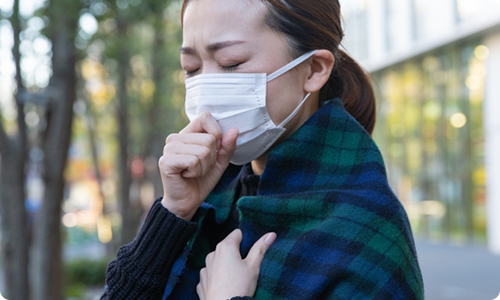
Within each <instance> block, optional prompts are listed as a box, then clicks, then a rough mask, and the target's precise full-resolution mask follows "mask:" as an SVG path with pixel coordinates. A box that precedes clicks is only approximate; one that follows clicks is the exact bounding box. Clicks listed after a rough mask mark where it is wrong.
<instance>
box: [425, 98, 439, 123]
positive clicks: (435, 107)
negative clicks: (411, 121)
mask: <svg viewBox="0 0 500 300" xmlns="http://www.w3.org/2000/svg"><path fill="white" fill-rule="evenodd" d="M424 115H425V116H426V117H427V119H429V120H438V119H439V117H441V105H440V104H439V102H437V101H431V102H429V103H427V104H426V105H425V107H424Z"/></svg>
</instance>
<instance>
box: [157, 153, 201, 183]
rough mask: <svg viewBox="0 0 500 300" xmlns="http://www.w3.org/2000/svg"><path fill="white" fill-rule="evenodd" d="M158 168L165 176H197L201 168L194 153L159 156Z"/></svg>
mask: <svg viewBox="0 0 500 300" xmlns="http://www.w3.org/2000/svg"><path fill="white" fill-rule="evenodd" d="M159 164H160V168H161V169H162V170H163V171H162V172H163V173H164V174H165V176H167V177H169V176H178V175H179V174H181V175H182V176H183V177H185V178H197V177H199V176H200V175H201V172H202V169H201V165H200V159H199V158H198V157H196V156H194V155H169V156H162V157H161V158H160V162H159Z"/></svg>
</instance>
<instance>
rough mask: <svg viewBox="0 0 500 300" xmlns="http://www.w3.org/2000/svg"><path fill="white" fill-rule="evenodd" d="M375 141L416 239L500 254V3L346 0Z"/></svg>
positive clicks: (350, 39)
mask: <svg viewBox="0 0 500 300" xmlns="http://www.w3.org/2000/svg"><path fill="white" fill-rule="evenodd" d="M341 4H342V9H343V15H344V22H345V33H346V38H345V41H344V47H345V48H346V49H347V51H348V52H349V53H350V54H351V55H352V56H353V57H354V58H356V59H357V60H358V61H359V62H360V63H361V65H363V66H364V67H365V68H366V69H367V70H368V71H370V72H371V73H372V74H373V76H374V78H375V79H376V81H377V83H378V88H379V93H380V97H379V98H380V102H379V114H378V124H377V128H376V132H375V134H374V137H375V139H376V141H377V142H378V144H379V145H380V148H381V149H382V152H383V154H384V157H385V161H386V165H387V168H388V172H389V180H390V182H391V185H392V187H393V189H394V191H395V192H396V193H397V194H398V196H399V198H400V199H401V201H402V202H403V204H404V205H405V207H406V209H407V211H408V215H409V217H410V219H411V222H412V226H413V228H414V231H415V234H416V235H417V236H425V237H428V238H432V239H440V240H450V241H457V242H476V243H487V244H488V246H489V248H490V250H491V251H493V252H494V253H499V254H500V0H344V1H341Z"/></svg>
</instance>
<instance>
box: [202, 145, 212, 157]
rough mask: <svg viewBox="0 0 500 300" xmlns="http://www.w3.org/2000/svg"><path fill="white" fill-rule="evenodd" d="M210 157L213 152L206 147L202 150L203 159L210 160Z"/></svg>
mask: <svg viewBox="0 0 500 300" xmlns="http://www.w3.org/2000/svg"><path fill="white" fill-rule="evenodd" d="M210 155H211V151H210V149H208V148H206V147H204V148H203V150H201V157H202V158H203V159H207V158H209V157H210Z"/></svg>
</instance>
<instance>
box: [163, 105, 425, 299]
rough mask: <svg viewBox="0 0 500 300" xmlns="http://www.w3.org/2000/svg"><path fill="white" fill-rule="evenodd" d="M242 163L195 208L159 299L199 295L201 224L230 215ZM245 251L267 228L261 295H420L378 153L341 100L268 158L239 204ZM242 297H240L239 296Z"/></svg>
mask: <svg viewBox="0 0 500 300" xmlns="http://www.w3.org/2000/svg"><path fill="white" fill-rule="evenodd" d="M241 169H242V168H241V167H236V166H234V165H230V167H229V168H228V169H227V170H226V172H225V173H224V175H223V176H222V178H221V180H220V181H219V183H218V185H217V186H216V187H215V189H214V190H213V191H212V193H211V194H210V195H209V197H208V198H207V199H206V201H205V203H203V205H202V206H201V207H200V209H199V210H198V211H197V213H196V215H195V218H194V220H195V221H197V222H198V224H199V228H198V231H197V233H196V234H195V235H194V236H193V237H192V238H191V240H190V241H189V242H188V244H187V246H186V247H185V249H184V252H183V254H182V255H181V256H180V258H179V259H178V260H177V261H176V263H175V264H174V267H173V269H172V272H171V274H170V277H169V281H168V284H167V286H166V288H165V294H164V296H163V299H164V300H165V299H189V300H191V299H198V296H197V294H196V285H197V284H198V282H199V271H200V269H201V268H203V267H204V263H205V262H204V260H205V256H206V255H207V254H208V253H209V252H211V251H213V250H214V249H210V247H209V243H208V241H207V238H206V235H205V234H204V232H206V231H205V230H210V228H204V226H203V224H205V223H206V221H207V220H208V219H210V220H211V222H217V223H219V224H220V223H222V222H224V221H225V220H227V218H228V217H230V216H229V214H230V211H231V207H232V205H233V200H234V196H235V189H236V185H237V183H238V176H239V175H240V171H241ZM236 206H237V209H238V210H239V215H240V228H241V230H242V232H243V241H242V244H241V254H242V257H245V256H246V255H247V254H248V252H249V250H250V248H251V247H252V245H253V244H254V243H255V242H256V241H257V240H258V239H259V238H260V237H261V236H262V235H264V234H266V233H267V232H270V231H274V232H276V233H277V235H278V238H277V240H276V241H275V242H274V244H273V245H272V246H271V248H270V249H269V250H268V251H267V253H266V255H265V257H264V260H263V262H262V265H261V269H260V276H259V281H258V285H257V291H256V293H255V296H254V297H255V298H256V299H273V300H280V299H424V291H423V282H422V276H421V273H420V268H419V265H418V261H417V253H416V251H415V245H414V241H413V236H412V232H411V228H410V224H409V221H408V217H407V215H406V212H405V210H404V208H403V206H402V205H401V203H400V202H399V200H398V199H397V198H396V196H395V195H394V194H393V192H392V190H391V188H390V187H389V185H388V182H387V176H386V172H385V167H384V162H383V159H382V155H381V154H380V151H379V149H378V148H377V146H376V145H375V142H374V141H373V140H372V138H371V137H370V135H369V134H368V133H367V132H366V131H365V130H364V129H363V127H362V126H361V125H360V124H359V123H358V122H357V121H356V120H355V119H354V118H353V117H352V116H351V115H349V113H347V112H346V111H345V109H344V108H343V105H342V101H341V100H340V99H334V100H330V101H328V102H326V103H325V104H324V105H323V106H322V107H321V108H320V109H319V110H318V111H317V112H316V113H315V114H314V115H313V116H312V117H311V118H310V119H309V120H308V121H307V122H306V123H305V124H304V125H303V126H301V127H300V128H299V129H298V130H297V131H295V132H294V133H293V134H292V135H291V136H290V137H288V138H287V139H286V140H285V141H283V142H282V143H281V144H279V145H278V146H276V147H275V148H274V149H273V150H272V151H271V152H270V155H269V157H268V161H267V164H266V167H265V169H264V172H263V173H262V175H261V179H260V186H259V190H258V194H257V196H245V197H242V198H240V199H238V201H237V203H236ZM235 296H237V295H235Z"/></svg>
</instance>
